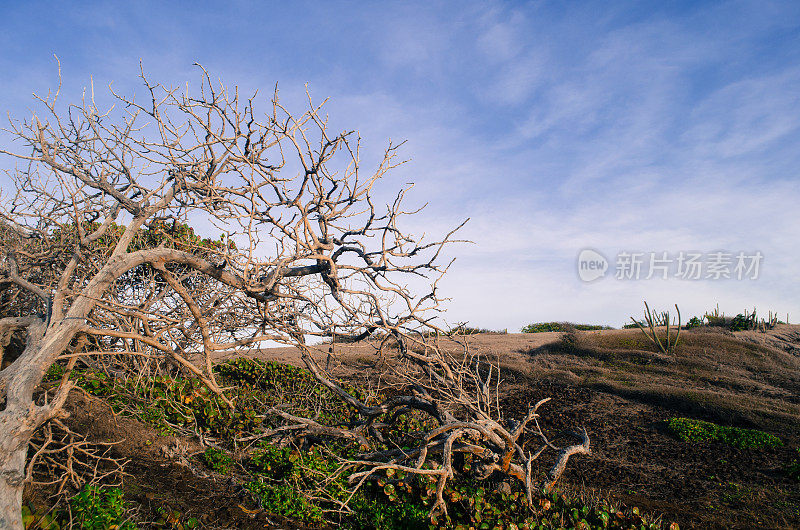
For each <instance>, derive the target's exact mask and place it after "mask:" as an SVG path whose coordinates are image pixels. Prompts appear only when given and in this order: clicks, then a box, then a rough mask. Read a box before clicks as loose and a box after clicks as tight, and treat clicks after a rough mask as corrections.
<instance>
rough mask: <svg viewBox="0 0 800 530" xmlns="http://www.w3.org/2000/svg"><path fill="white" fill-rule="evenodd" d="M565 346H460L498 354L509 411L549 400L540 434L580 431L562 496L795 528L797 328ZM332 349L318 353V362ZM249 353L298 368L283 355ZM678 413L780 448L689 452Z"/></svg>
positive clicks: (369, 361)
mask: <svg viewBox="0 0 800 530" xmlns="http://www.w3.org/2000/svg"><path fill="white" fill-rule="evenodd" d="M562 338H563V334H562V333H536V334H506V335H500V334H497V335H495V334H482V335H475V336H470V337H468V338H467V339H466V343H467V344H468V345H469V347H470V348H472V349H477V350H480V351H482V352H484V353H487V354H490V355H496V356H497V357H498V359H499V361H500V364H501V366H502V368H503V369H504V373H505V384H504V385H503V404H504V407H505V409H506V410H507V411H508V413H510V414H512V415H522V414H524V412H525V411H526V410H527V406H528V404H529V403H531V402H533V401H535V400H537V399H540V398H541V397H546V396H551V397H552V398H553V400H552V402H551V403H550V404H548V408H547V409H546V410H545V411H544V413H543V425H544V426H545V428H546V429H548V428H549V429H550V430H551V432H555V431H558V430H561V429H569V430H574V429H575V428H577V427H579V426H581V425H583V426H586V427H587V429H588V431H589V433H590V435H591V437H592V443H593V454H592V456H590V457H587V458H583V459H575V460H574V462H572V461H571V462H570V467H569V468H568V472H567V473H566V474H565V476H564V479H563V481H564V483H563V484H562V486H563V487H565V488H568V489H573V490H578V491H581V492H584V493H585V494H587V495H600V496H606V497H611V498H613V499H617V500H619V501H622V502H625V503H627V504H635V505H638V506H640V507H641V508H644V509H647V510H650V511H653V512H658V513H662V514H664V519H665V520H667V521H677V522H679V523H680V524H681V527H683V528H687V527H688V528H798V527H800V485H798V484H797V483H793V482H791V481H790V480H788V479H787V478H786V477H785V476H784V474H783V473H782V468H783V467H784V466H785V465H786V463H787V462H789V461H790V460H791V459H792V458H793V457H794V456H795V455H796V453H795V451H794V450H795V448H796V447H798V446H800V325H791V326H790V325H778V326H777V327H776V328H775V329H774V330H772V331H770V332H768V333H766V334H764V333H760V332H755V331H748V332H737V333H731V332H727V331H724V330H721V329H719V328H702V329H695V330H691V331H688V332H687V331H683V332H682V335H681V344H680V345H679V347H678V348H677V350H676V352H675V355H664V354H660V353H656V351H655V349H654V347H653V346H652V345H651V344H650V342H649V341H648V339H647V338H646V337H645V336H644V335H643V334H642V333H641V331H640V330H638V329H631V330H604V331H586V332H577V333H576V340H573V341H564V340H562ZM451 346H453V347H455V346H454V345H451ZM328 348H329V346H328V345H321V346H320V347H318V348H317V355H318V358H319V359H320V360H321V361H323V360H327V358H328ZM334 350H335V351H334V354H335V355H333V356H332V360H331V363H332V365H335V366H337V367H338V371H339V373H341V374H342V375H350V376H353V375H354V374H358V375H361V376H363V375H364V374H365V373H368V371H369V369H371V368H374V367H375V366H376V365H377V364H379V361H378V357H377V356H376V355H375V354H374V348H372V347H370V346H363V345H361V346H353V345H347V346H345V345H337V346H335V348H334ZM254 355H256V356H258V357H260V358H265V359H274V360H283V361H284V362H292V363H297V364H299V363H300V362H301V361H300V358H299V354H298V353H297V352H296V351H294V350H293V349H291V348H280V349H270V350H265V351H261V352H257V353H254ZM675 416H686V417H691V418H697V419H703V420H707V421H713V422H716V423H720V424H724V425H730V426H736V427H745V428H756V429H761V430H764V431H767V432H770V433H772V434H775V435H777V436H779V437H780V438H781V439H782V440H783V442H784V444H785V446H784V447H783V448H780V449H773V450H740V449H736V448H733V447H729V446H725V445H721V444H688V443H685V442H682V441H680V440H678V439H676V438H675V437H674V436H673V435H671V434H670V433H669V432H668V431H667V430H666V429H665V422H666V420H668V419H669V418H671V417H675Z"/></svg>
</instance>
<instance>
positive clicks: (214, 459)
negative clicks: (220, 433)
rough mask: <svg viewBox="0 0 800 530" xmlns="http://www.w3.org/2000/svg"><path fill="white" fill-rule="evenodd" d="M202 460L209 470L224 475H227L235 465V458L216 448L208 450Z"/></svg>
mask: <svg viewBox="0 0 800 530" xmlns="http://www.w3.org/2000/svg"><path fill="white" fill-rule="evenodd" d="M202 458H203V462H205V464H206V465H207V466H208V467H209V468H211V469H213V470H214V471H216V472H217V473H222V474H223V475H226V474H227V473H228V472H229V471H230V470H231V466H232V465H233V458H231V456H230V455H229V454H228V453H226V452H225V451H221V450H219V449H217V448H215V447H209V448H208V449H206V450H205V452H204V453H203V456H202Z"/></svg>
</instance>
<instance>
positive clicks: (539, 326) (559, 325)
mask: <svg viewBox="0 0 800 530" xmlns="http://www.w3.org/2000/svg"><path fill="white" fill-rule="evenodd" d="M601 329H613V328H611V327H610V326H599V325H595V324H573V323H571V322H537V323H535V324H528V325H527V326H525V327H524V328H522V332H523V333H546V332H548V331H572V330H578V331H597V330H601Z"/></svg>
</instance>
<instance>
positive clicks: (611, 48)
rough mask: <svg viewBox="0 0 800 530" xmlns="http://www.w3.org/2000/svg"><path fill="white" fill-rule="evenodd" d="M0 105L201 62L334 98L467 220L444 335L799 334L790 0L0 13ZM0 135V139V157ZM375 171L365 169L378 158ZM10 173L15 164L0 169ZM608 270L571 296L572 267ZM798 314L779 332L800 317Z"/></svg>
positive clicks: (431, 218)
mask: <svg viewBox="0 0 800 530" xmlns="http://www.w3.org/2000/svg"><path fill="white" fill-rule="evenodd" d="M0 17H2V25H3V31H2V32H0V71H2V72H3V75H2V76H0V94H2V96H0V101H2V109H3V110H4V111H5V110H8V111H10V112H11V113H12V115H15V116H19V117H21V116H24V115H26V114H27V112H28V111H27V109H28V108H29V107H31V106H32V100H31V98H30V94H31V92H33V91H37V92H46V91H47V89H49V88H52V87H54V86H55V83H56V65H55V62H54V60H53V57H52V56H53V54H57V55H58V57H59V58H60V60H61V65H62V72H63V78H64V90H63V94H64V96H66V97H68V98H69V99H73V100H76V99H78V98H79V97H80V91H81V88H82V87H84V86H86V85H87V84H88V83H89V79H90V76H93V78H94V82H95V87H101V86H104V85H106V84H107V83H109V82H112V81H113V83H114V87H115V89H116V90H118V91H121V92H125V93H132V92H134V91H136V90H137V89H139V86H138V84H137V75H138V72H139V61H140V60H141V61H142V64H143V66H144V69H145V72H146V73H147V74H148V76H149V77H150V78H151V79H153V80H156V81H159V82H162V83H165V84H180V85H183V84H184V83H185V82H186V81H189V82H190V84H195V85H196V84H197V82H198V81H199V75H198V71H197V69H196V68H194V67H193V66H192V64H193V63H194V62H199V63H201V64H203V65H204V66H205V67H206V68H207V69H208V70H209V71H210V72H211V74H212V75H213V76H215V77H220V78H222V79H223V80H224V81H225V82H226V83H227V84H230V85H233V84H237V85H239V86H240V87H241V89H242V90H243V91H244V92H245V93H248V92H251V91H252V90H254V89H255V88H260V89H261V90H262V93H264V94H269V93H270V91H271V89H272V87H273V86H274V84H275V83H276V82H277V83H278V84H279V87H280V90H281V95H282V98H283V101H285V102H288V103H289V104H290V105H295V107H296V108H298V109H299V108H300V105H301V104H302V100H303V97H304V86H305V85H306V84H307V85H308V87H309V90H310V91H311V94H312V96H313V97H314V98H315V99H317V100H322V99H324V98H326V97H329V98H330V101H329V103H328V112H329V114H330V116H331V120H332V124H333V127H334V129H340V128H348V129H350V128H355V129H358V130H359V131H360V133H361V135H362V137H363V138H364V142H365V147H366V150H365V153H366V156H365V157H364V158H365V163H366V164H369V163H370V162H371V161H373V162H374V161H375V157H377V155H378V153H379V152H380V151H381V150H382V148H383V147H384V146H385V145H386V142H387V140H388V139H389V138H391V139H393V140H395V141H398V140H407V144H406V145H405V146H404V150H403V154H404V155H405V156H406V157H408V158H410V159H411V162H410V163H409V164H406V165H405V166H402V167H401V168H400V169H398V170H397V171H396V172H395V174H394V176H393V177H392V178H391V179H389V180H387V181H385V182H383V186H384V191H385V192H387V193H388V192H392V191H394V190H395V189H397V188H399V187H400V186H402V185H403V184H404V183H406V182H415V183H416V187H415V188H414V192H413V193H412V194H411V196H410V199H411V200H412V201H413V202H416V203H422V202H425V201H428V202H429V206H428V208H427V209H426V210H425V212H424V213H423V214H421V215H420V216H419V217H418V218H417V219H416V220H414V222H413V223H412V225H413V226H412V228H413V229H414V230H415V231H417V232H421V231H425V232H427V233H431V234H435V233H441V232H443V231H445V230H446V229H447V228H449V227H451V226H453V225H454V224H457V223H458V222H459V221H460V220H461V219H463V218H464V217H471V219H472V220H471V222H470V223H469V224H468V225H467V227H466V229H465V232H464V235H465V236H466V237H467V238H469V239H472V240H473V241H475V243H476V244H475V245H468V246H463V247H458V248H455V247H454V248H453V249H452V253H453V254H454V255H455V256H456V257H457V258H458V259H457V261H456V263H455V265H454V266H453V268H452V269H451V272H450V274H449V275H448V278H447V279H446V280H445V281H444V282H443V283H442V285H441V288H442V291H443V294H445V295H448V296H450V297H451V298H452V302H451V303H450V310H449V313H448V319H449V320H450V321H451V322H456V321H469V322H470V323H471V324H473V325H477V326H483V327H491V328H508V329H509V330H517V329H519V328H520V327H521V326H522V325H524V324H526V323H528V322H532V321H540V320H565V319H566V320H574V321H589V322H600V323H606V324H612V325H620V324H622V323H623V322H624V321H625V320H626V319H627V317H628V316H629V315H631V314H634V315H638V314H639V313H640V308H641V301H642V300H644V299H647V300H648V301H649V302H650V303H651V306H656V307H658V308H667V307H668V306H671V305H672V304H674V303H677V304H679V306H680V307H681V310H682V312H683V313H684V314H685V315H691V314H701V313H702V312H703V311H705V310H707V309H711V308H712V307H713V306H714V305H715V304H716V303H719V304H720V307H721V308H722V309H724V310H726V311H728V312H739V311H742V310H743V309H744V308H752V307H753V306H754V305H755V306H757V307H758V308H759V310H763V311H764V312H766V311H767V310H768V309H773V310H777V311H779V312H780V313H781V314H782V315H783V314H785V313H787V312H788V313H789V314H790V320H795V321H800V287H798V279H797V278H798V270H800V250H799V249H798V243H797V242H798V239H800V213H799V212H800V208H799V207H798V204H800V186H798V184H799V183H800V4H798V3H792V2H749V3H745V2H713V3H703V2H582V3H578V2H575V3H564V2H505V3H501V2H494V3H493V2H474V3H470V2H396V3H391V2H360V3H359V2H334V1H328V2H286V3H283V4H277V3H276V4H275V5H270V4H268V3H264V2H235V1H227V2H171V3H167V2H106V3H99V2H98V3H96V4H91V3H81V2H69V3H68V2H52V3H44V2H28V3H21V2H0ZM2 141H5V140H2ZM371 157H372V158H371ZM1 163H2V164H4V165H7V161H2V162H1ZM584 248H594V249H597V250H599V251H600V252H601V253H602V254H604V255H605V256H607V257H608V259H609V260H610V262H611V270H610V271H609V272H608V274H607V277H605V278H602V279H599V280H597V281H595V282H591V283H585V282H582V281H580V280H579V278H578V275H577V273H576V257H577V255H578V253H579V251H580V250H582V249H584ZM621 251H627V252H641V253H643V254H644V255H645V259H647V256H648V255H649V253H651V252H658V253H659V254H660V253H661V252H668V253H670V255H677V254H678V253H679V252H680V251H686V252H688V251H698V252H702V253H711V252H715V251H728V252H731V253H734V254H735V253H738V252H740V251H742V252H747V253H754V252H755V251H760V252H761V253H762V254H763V255H764V260H763V262H762V263H761V270H760V274H759V277H758V279H756V280H730V281H714V280H710V279H701V280H696V281H689V280H681V279H675V278H670V279H667V280H663V279H651V280H643V279H641V280H638V281H634V280H617V279H615V278H614V270H613V269H614V260H615V257H616V255H617V254H618V253H619V252H621ZM793 315H794V318H792V316H793Z"/></svg>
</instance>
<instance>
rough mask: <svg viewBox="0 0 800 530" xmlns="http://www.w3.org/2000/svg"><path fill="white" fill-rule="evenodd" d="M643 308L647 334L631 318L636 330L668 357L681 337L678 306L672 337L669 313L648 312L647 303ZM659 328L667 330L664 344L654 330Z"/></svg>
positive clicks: (639, 323)
mask: <svg viewBox="0 0 800 530" xmlns="http://www.w3.org/2000/svg"><path fill="white" fill-rule="evenodd" d="M644 308H645V312H644V319H645V322H647V326H648V327H649V328H650V333H649V334H648V332H647V330H646V329H644V326H642V324H641V322H639V321H638V320H636V319H635V318H633V317H631V320H633V322H634V324H636V325H637V326H638V328H639V329H640V330H642V333H644V336H645V337H647V338H648V339H650V342H652V343H653V344H655V345H656V346H657V347H658V349H659V350H661V352H662V353H664V354H670V355H671V354H673V353H674V352H675V347H676V346H677V345H678V340H679V339H680V336H681V310H680V309H678V304H675V311H676V312H677V313H678V322H677V323H678V331H677V333H676V334H675V336H674V337H672V335H671V329H670V318H669V311H663V312H662V313H661V314H658V313H655V312H653V311H650V306H648V305H647V301H645V302H644ZM717 312H719V306H717ZM661 326H664V327H666V328H667V337H666V339H665V342H664V343H662V342H661V339H660V338H659V337H658V334H657V333H656V328H657V327H661ZM673 339H674V340H673Z"/></svg>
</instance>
